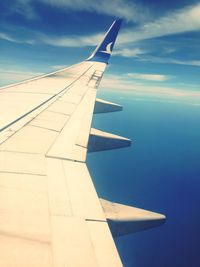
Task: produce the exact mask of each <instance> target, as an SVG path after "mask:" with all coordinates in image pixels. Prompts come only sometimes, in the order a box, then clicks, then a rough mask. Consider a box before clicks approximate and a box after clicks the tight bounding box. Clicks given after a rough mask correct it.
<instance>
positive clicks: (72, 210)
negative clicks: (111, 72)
mask: <svg viewBox="0 0 200 267" xmlns="http://www.w3.org/2000/svg"><path fill="white" fill-rule="evenodd" d="M120 24H121V20H116V21H115V22H114V23H113V24H112V26H111V27H110V29H109V30H108V32H107V33H106V35H105V37H104V39H103V41H102V42H101V43H100V44H99V45H98V46H97V48H96V49H95V51H94V52H93V53H92V55H91V56H90V57H89V58H88V59H87V60H86V61H83V62H81V63H79V64H77V65H74V66H72V67H70V68H66V69H62V70H60V71H57V72H53V73H50V74H47V75H44V76H41V77H37V78H35V79H31V80H27V81H24V82H21V83H18V84H14V85H11V86H7V87H4V88H2V89H1V90H0V111H2V113H1V114H2V115H3V116H2V119H1V122H0V214H1V218H2V219H1V220H0V238H1V242H0V266H8V267H18V266H20V267H27V266H29V267H46V266H47V267H51V266H52V267H62V266H63V267H64V266H72V267H79V266H92V267H93V266H110V267H111V266H122V263H121V260H120V258H119V255H118V252H117V250H116V247H115V244H114V242H113V238H112V235H111V232H112V234H113V236H119V235H122V234H128V233H131V232H135V231H138V230H143V229H146V228H149V227H154V226H156V225H158V224H161V223H162V222H163V221H164V216H162V215H159V214H155V213H151V214H150V213H148V212H145V211H143V212H142V211H141V210H139V209H136V208H131V207H127V206H124V205H120V204H117V203H111V202H108V201H106V200H100V199H99V198H98V195H97V193H96V190H95V188H94V185H93V183H92V179H91V177H90V174H89V172H88V169H87V166H86V157H87V152H95V151H102V150H107V149H113V148H119V147H126V146H129V145H130V144H131V141H130V140H129V139H127V138H123V137H120V136H116V135H113V134H109V133H105V132H102V131H99V130H96V129H91V121H92V116H93V113H95V114H96V113H106V112H114V111H119V110H121V109H122V107H121V106H119V105H117V104H114V103H110V102H107V101H104V100H100V99H96V93H97V88H98V86H99V84H100V81H101V79H102V76H103V73H104V70H105V68H106V65H107V63H108V60H109V57H110V54H111V52H112V50H113V46H114V43H115V40H116V37H117V34H118V31H119V27H120ZM109 227H110V228H109Z"/></svg>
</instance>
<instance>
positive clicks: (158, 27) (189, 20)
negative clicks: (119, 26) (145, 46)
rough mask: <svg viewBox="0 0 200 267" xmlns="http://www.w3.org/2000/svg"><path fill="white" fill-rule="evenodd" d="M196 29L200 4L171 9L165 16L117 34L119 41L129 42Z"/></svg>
mask: <svg viewBox="0 0 200 267" xmlns="http://www.w3.org/2000/svg"><path fill="white" fill-rule="evenodd" d="M198 30H200V4H196V5H193V6H187V7H185V8H182V9H179V10H176V11H172V12H170V13H168V15H166V16H163V17H161V18H159V19H156V20H154V21H150V22H148V23H144V24H143V25H140V26H139V27H136V28H132V29H126V30H125V31H124V32H123V33H122V34H121V36H119V42H120V43H129V42H134V41H139V40H145V39H149V38H155V37H161V36H166V35H171V34H178V33H183V32H189V31H198Z"/></svg>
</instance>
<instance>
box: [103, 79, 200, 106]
mask: <svg viewBox="0 0 200 267" xmlns="http://www.w3.org/2000/svg"><path fill="white" fill-rule="evenodd" d="M101 88H102V89H109V90H120V91H122V92H123V91H130V92H132V93H134V94H136V95H149V96H156V97H164V98H173V99H174V98H176V99H179V100H184V101H185V100H187V101H192V100H195V101H199V102H200V92H199V91H195V90H182V89H177V88H173V87H167V86H151V85H148V86H147V85H145V84H142V83H138V82H135V81H134V80H130V79H127V78H126V77H125V76H124V78H123V77H118V76H116V75H106V76H105V77H104V79H103V80H102V82H101Z"/></svg>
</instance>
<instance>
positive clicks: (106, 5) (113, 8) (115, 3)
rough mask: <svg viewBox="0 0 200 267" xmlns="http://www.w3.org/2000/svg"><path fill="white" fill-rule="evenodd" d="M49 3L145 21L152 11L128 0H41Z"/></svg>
mask: <svg viewBox="0 0 200 267" xmlns="http://www.w3.org/2000/svg"><path fill="white" fill-rule="evenodd" d="M39 1H42V2H44V3H46V4H48V5H52V6H56V7H61V8H65V9H66V11H67V12H69V9H72V10H76V11H80V10H85V11H90V12H94V11H95V12H97V13H99V14H106V15H111V16H113V15H114V16H115V17H121V18H124V19H126V20H128V21H144V20H146V19H147V18H148V17H149V15H150V13H149V11H148V9H147V8H146V7H144V6H141V5H139V4H136V3H134V1H126V0H109V1H108V0H101V1H94V0H73V1H72V0H39Z"/></svg>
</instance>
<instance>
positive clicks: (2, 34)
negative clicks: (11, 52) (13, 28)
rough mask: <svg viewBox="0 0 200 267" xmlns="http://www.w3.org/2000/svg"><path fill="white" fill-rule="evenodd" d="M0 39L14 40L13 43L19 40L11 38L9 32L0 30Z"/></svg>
mask: <svg viewBox="0 0 200 267" xmlns="http://www.w3.org/2000/svg"><path fill="white" fill-rule="evenodd" d="M0 39H2V40H6V41H9V42H14V43H18V42H19V41H18V40H17V39H15V38H13V37H12V36H10V35H9V34H7V33H4V32H0Z"/></svg>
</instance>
